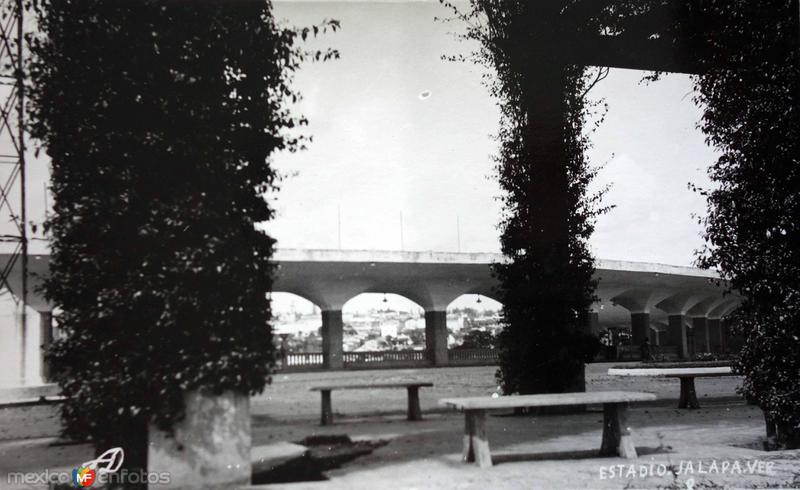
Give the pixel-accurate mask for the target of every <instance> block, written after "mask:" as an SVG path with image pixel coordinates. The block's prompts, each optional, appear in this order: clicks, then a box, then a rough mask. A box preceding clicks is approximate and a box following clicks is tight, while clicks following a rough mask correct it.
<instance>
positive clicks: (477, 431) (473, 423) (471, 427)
mask: <svg viewBox="0 0 800 490" xmlns="http://www.w3.org/2000/svg"><path fill="white" fill-rule="evenodd" d="M461 458H462V460H463V461H464V462H466V463H471V462H473V461H474V462H476V463H478V466H480V467H481V468H489V467H490V466H492V453H491V451H490V450H489V439H488V437H487V436H486V411H484V410H467V411H465V412H464V448H463V451H462V453H461Z"/></svg>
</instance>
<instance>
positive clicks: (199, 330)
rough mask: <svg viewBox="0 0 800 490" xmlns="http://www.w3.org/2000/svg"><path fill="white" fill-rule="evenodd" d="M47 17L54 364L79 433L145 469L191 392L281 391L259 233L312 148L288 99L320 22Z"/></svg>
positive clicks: (268, 251)
mask: <svg viewBox="0 0 800 490" xmlns="http://www.w3.org/2000/svg"><path fill="white" fill-rule="evenodd" d="M35 6H36V8H37V10H36V11H37V13H38V19H37V20H38V24H39V29H40V32H39V34H38V35H37V36H36V37H35V38H34V39H33V40H32V42H33V48H32V51H33V55H34V60H33V62H32V67H31V72H32V79H33V91H32V94H31V95H32V108H31V114H32V119H33V120H32V123H31V132H32V134H33V136H34V137H35V138H38V139H39V140H40V141H41V144H42V146H43V147H44V149H45V150H46V151H47V154H48V155H49V156H50V159H51V162H52V181H51V188H52V192H53V196H54V204H53V208H54V211H55V213H54V215H53V216H52V217H51V218H50V219H49V221H48V222H47V224H46V226H47V229H48V231H49V232H50V233H51V235H52V244H51V264H50V272H51V274H50V277H49V278H47V280H46V283H45V294H46V296H47V297H48V299H49V300H50V301H51V302H52V303H53V304H54V305H55V306H56V307H57V308H58V309H60V310H61V314H60V315H59V316H58V318H57V321H58V326H59V327H60V328H61V329H62V330H63V331H64V332H66V338H65V339H63V340H61V341H59V342H56V343H55V345H54V346H53V348H52V351H51V353H50V359H51V361H52V363H53V366H54V372H55V373H56V379H57V381H58V383H59V385H60V386H61V389H62V390H63V393H64V394H65V395H66V396H67V400H66V401H65V402H64V404H63V406H62V418H63V421H64V427H65V434H66V435H67V436H70V437H73V438H77V439H84V438H87V437H88V438H89V439H91V440H92V441H93V442H94V444H95V446H96V447H97V449H98V450H101V449H104V448H107V447H108V446H123V447H124V448H125V450H126V466H128V467H130V468H141V467H145V464H146V437H147V425H148V424H150V423H154V424H156V425H157V426H159V427H161V428H162V429H166V430H169V429H170V428H171V427H172V426H173V425H174V424H175V422H177V421H179V420H180V419H181V418H182V416H183V410H184V407H183V395H184V392H185V391H187V390H203V391H207V392H210V393H221V392H223V391H226V390H234V391H236V392H239V393H257V392H259V391H261V390H262V389H263V388H264V386H265V384H266V383H267V381H268V376H269V373H270V368H271V366H272V364H273V345H272V339H271V331H270V326H269V324H268V321H269V318H270V304H269V301H268V299H267V298H266V293H267V292H268V291H269V290H270V289H271V286H272V272H273V265H272V263H271V262H270V257H271V256H272V253H273V244H274V240H273V239H272V238H270V237H269V236H267V235H266V234H264V233H263V232H260V231H258V230H257V229H256V227H255V225H256V224H257V223H261V222H264V221H267V220H269V219H270V218H271V217H272V216H273V211H272V209H271V208H270V207H269V205H268V204H267V202H266V201H265V199H264V193H265V192H267V191H269V190H270V189H273V188H274V187H275V185H276V182H277V179H278V176H277V175H276V173H275V171H274V170H273V169H272V168H271V167H270V165H269V157H270V155H272V154H273V153H274V152H275V151H278V150H286V151H295V150H297V149H299V148H302V146H303V144H304V139H303V138H302V137H300V136H297V135H294V133H293V132H291V129H292V128H295V127H297V126H299V125H303V124H305V120H304V119H303V118H298V117H295V116H293V115H292V114H291V113H290V111H289V108H288V104H287V102H289V101H295V100H297V97H298V94H296V93H295V92H294V91H293V90H292V88H291V87H290V76H291V73H292V72H293V71H294V70H295V69H296V68H297V67H298V64H299V63H300V61H301V60H302V59H303V57H304V55H305V54H309V53H304V52H302V51H301V50H300V49H299V48H298V47H296V40H297V38H298V37H303V38H305V37H306V36H307V35H308V33H309V29H303V30H294V29H289V28H283V27H279V26H278V25H277V24H276V23H275V21H274V19H273V17H272V7H271V4H270V2H268V1H263V0H243V1H237V2H225V1H207V2H165V1H155V0H141V1H137V2H117V1H112V0H42V1H37V2H35ZM329 27H330V28H333V29H335V28H337V27H338V24H337V23H336V22H335V21H328V22H326V23H324V24H323V25H322V26H321V27H320V26H317V27H313V28H312V30H313V32H314V33H316V32H317V31H319V30H324V29H326V28H329ZM311 54H312V56H314V57H315V58H317V59H320V58H323V59H327V58H330V57H335V56H336V55H337V53H335V52H333V51H328V52H324V53H319V52H317V53H311Z"/></svg>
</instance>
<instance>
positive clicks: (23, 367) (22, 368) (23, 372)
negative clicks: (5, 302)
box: [14, 303, 30, 386]
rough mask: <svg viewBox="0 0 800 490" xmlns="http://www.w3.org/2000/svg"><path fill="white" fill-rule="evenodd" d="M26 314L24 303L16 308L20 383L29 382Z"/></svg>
mask: <svg viewBox="0 0 800 490" xmlns="http://www.w3.org/2000/svg"><path fill="white" fill-rule="evenodd" d="M29 320H30V319H29V318H28V317H27V316H26V315H25V314H24V312H23V309H22V304H21V303H20V304H17V305H16V307H15V308H14V324H15V325H16V330H17V335H18V336H17V338H18V339H19V384H20V385H22V386H24V385H26V384H28V376H27V374H28V321H29Z"/></svg>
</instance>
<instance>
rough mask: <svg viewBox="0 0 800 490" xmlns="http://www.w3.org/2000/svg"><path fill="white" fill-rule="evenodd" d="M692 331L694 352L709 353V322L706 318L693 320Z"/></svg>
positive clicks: (698, 317) (701, 317)
mask: <svg viewBox="0 0 800 490" xmlns="http://www.w3.org/2000/svg"><path fill="white" fill-rule="evenodd" d="M692 329H693V330H694V351H695V353H698V352H709V348H708V320H707V319H706V317H704V316H696V317H694V318H692Z"/></svg>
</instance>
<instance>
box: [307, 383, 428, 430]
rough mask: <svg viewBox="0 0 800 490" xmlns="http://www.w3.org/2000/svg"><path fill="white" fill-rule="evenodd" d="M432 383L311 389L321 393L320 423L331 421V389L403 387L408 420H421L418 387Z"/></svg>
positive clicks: (380, 384)
mask: <svg viewBox="0 0 800 490" xmlns="http://www.w3.org/2000/svg"><path fill="white" fill-rule="evenodd" d="M431 386H433V383H427V382H418V381H410V382H397V383H364V384H347V385H328V386H314V387H312V388H310V390H311V391H319V392H320V393H321V394H322V419H321V424H322V425H329V424H332V423H333V406H332V404H331V391H334V390H384V389H393V388H405V389H406V390H407V391H408V420H422V409H420V406H419V389H420V388H422V387H431Z"/></svg>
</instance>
